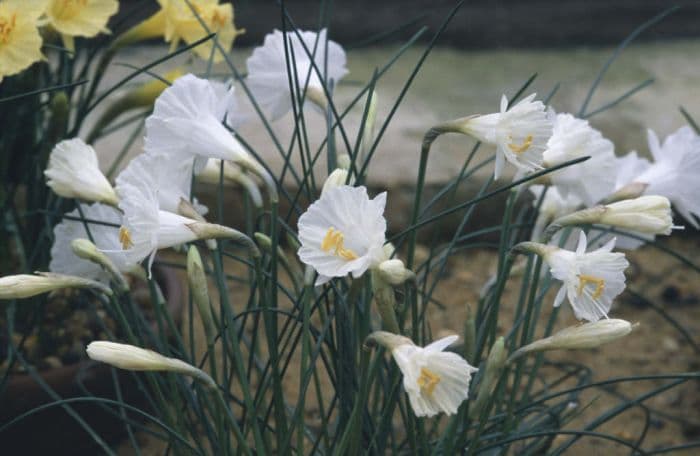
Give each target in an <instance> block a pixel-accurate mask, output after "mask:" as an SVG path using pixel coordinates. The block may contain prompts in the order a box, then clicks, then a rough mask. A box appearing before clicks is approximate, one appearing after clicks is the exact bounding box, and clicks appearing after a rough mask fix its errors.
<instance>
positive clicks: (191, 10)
mask: <svg viewBox="0 0 700 456" xmlns="http://www.w3.org/2000/svg"><path fill="white" fill-rule="evenodd" d="M158 3H159V4H160V7H161V9H160V10H159V11H158V12H157V13H155V14H154V15H153V16H151V17H149V18H148V19H146V20H145V21H143V22H141V23H140V24H138V25H136V26H135V27H134V28H132V29H131V30H128V31H127V32H125V33H124V34H123V35H121V36H120V37H119V38H118V39H117V41H116V42H115V46H117V47H119V46H124V45H127V44H131V43H133V42H136V41H141V40H145V39H149V38H155V37H158V36H163V38H164V39H165V41H166V42H168V43H170V48H171V50H175V48H177V45H178V44H179V43H180V41H184V42H185V43H187V44H192V43H194V42H195V41H197V40H200V39H202V38H204V37H205V36H207V35H208V34H209V33H216V39H217V41H218V42H219V45H221V47H222V48H223V50H224V52H229V51H230V50H231V46H233V41H234V40H235V38H236V36H237V35H240V34H242V33H244V30H239V29H236V27H235V26H234V24H233V19H234V14H233V6H232V5H231V4H230V3H226V4H219V1H218V0H190V1H189V2H188V1H185V0H158ZM213 47H214V42H213V41H212V40H209V41H207V42H205V43H202V44H200V45H199V46H197V47H195V48H194V53H195V54H197V55H198V56H199V57H201V58H202V59H207V60H208V59H209V58H210V57H211V55H212V50H213ZM213 59H214V62H220V61H221V60H223V54H222V53H221V52H216V53H215V54H214V56H213Z"/></svg>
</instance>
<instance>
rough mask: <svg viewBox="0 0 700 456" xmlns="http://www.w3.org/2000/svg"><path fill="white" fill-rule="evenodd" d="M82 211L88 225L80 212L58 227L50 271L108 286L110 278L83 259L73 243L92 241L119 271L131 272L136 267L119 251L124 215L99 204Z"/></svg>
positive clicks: (70, 214)
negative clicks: (104, 283)
mask: <svg viewBox="0 0 700 456" xmlns="http://www.w3.org/2000/svg"><path fill="white" fill-rule="evenodd" d="M80 208H81V210H82V212H83V215H84V217H85V222H83V221H81V220H80V218H81V217H80V212H79V211H78V209H75V210H73V211H71V212H69V213H67V214H66V216H68V217H67V218H64V219H63V220H62V221H61V223H59V224H58V225H56V226H55V227H54V229H53V235H54V241H53V245H52V246H51V263H49V270H50V271H51V272H59V273H62V274H70V275H75V276H80V277H87V278H90V279H95V280H99V281H102V282H107V281H108V280H109V275H108V274H107V273H106V272H105V271H104V270H103V269H102V268H101V267H100V266H99V265H98V264H95V263H94V262H92V261H88V260H85V259H82V258H79V257H78V256H77V255H76V254H75V253H74V251H73V248H72V247H71V242H72V241H73V240H75V239H90V237H92V241H93V243H94V244H95V245H96V246H97V247H98V248H99V249H101V250H102V251H103V252H105V253H106V254H107V256H108V257H109V259H110V260H111V261H112V263H114V265H115V266H116V268H117V269H118V270H119V271H121V272H127V271H129V270H130V269H132V268H133V267H134V266H136V264H135V263H134V262H129V261H128V260H127V258H126V256H125V255H124V253H122V252H120V251H119V250H120V249H121V245H120V243H119V237H118V233H119V226H120V225H121V224H122V215H121V213H120V212H119V211H118V210H117V209H115V208H113V207H110V206H106V205H104V204H98V203H96V204H92V205H87V204H83V205H81V206H80ZM99 222H102V223H99ZM86 226H87V227H88V229H89V230H90V234H89V235H88V232H87V231H86V229H85V227H86Z"/></svg>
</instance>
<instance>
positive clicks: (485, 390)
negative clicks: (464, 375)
mask: <svg viewBox="0 0 700 456" xmlns="http://www.w3.org/2000/svg"><path fill="white" fill-rule="evenodd" d="M505 363H506V349H505V340H504V339H503V337H499V338H498V339H496V342H494V343H493V346H492V347H491V351H490V352H489V357H488V358H487V360H486V368H485V371H484V376H483V377H482V378H481V383H480V384H479V392H478V396H477V397H476V400H475V401H474V404H473V405H472V407H471V408H470V410H469V416H470V417H472V418H475V417H477V416H479V414H480V413H481V411H482V410H483V407H484V406H485V405H486V400H487V399H488V398H489V396H491V393H492V392H493V390H494V389H495V388H496V385H497V384H498V380H499V378H500V376H501V370H502V369H503V366H504V365H505Z"/></svg>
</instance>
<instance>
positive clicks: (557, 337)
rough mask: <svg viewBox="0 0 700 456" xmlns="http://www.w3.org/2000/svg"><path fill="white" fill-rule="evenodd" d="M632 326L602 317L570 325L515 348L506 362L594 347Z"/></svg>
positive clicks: (624, 332)
mask: <svg viewBox="0 0 700 456" xmlns="http://www.w3.org/2000/svg"><path fill="white" fill-rule="evenodd" d="M633 328H634V326H633V325H632V324H630V322H628V321H625V320H619V319H612V318H611V319H604V320H598V321H596V322H593V323H585V324H583V325H576V326H570V327H568V328H565V329H562V330H561V331H559V332H558V333H556V334H554V335H552V336H549V337H545V338H544V339H540V340H538V341H535V342H533V343H531V344H528V345H526V346H524V347H521V348H519V349H518V350H516V351H515V352H514V353H513V354H512V355H511V356H510V358H508V362H509V363H510V362H512V361H514V360H515V359H517V358H520V357H521V356H523V355H526V354H528V353H532V352H540V351H546V350H580V349H585V348H595V347H599V346H601V345H603V344H607V343H609V342H612V341H614V340H617V339H620V338H622V337H625V336H626V335H627V334H629V333H630V332H631V331H632V329H633Z"/></svg>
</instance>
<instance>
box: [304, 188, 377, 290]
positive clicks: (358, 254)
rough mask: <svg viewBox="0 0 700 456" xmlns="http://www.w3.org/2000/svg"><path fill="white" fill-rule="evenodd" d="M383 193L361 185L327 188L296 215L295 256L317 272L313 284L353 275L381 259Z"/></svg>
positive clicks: (372, 265) (359, 273)
mask: <svg viewBox="0 0 700 456" xmlns="http://www.w3.org/2000/svg"><path fill="white" fill-rule="evenodd" d="M385 205H386V193H381V194H379V195H377V196H376V197H375V198H374V199H369V196H368V195H367V189H366V188H365V187H350V186H348V185H342V186H339V187H333V188H329V189H328V190H327V191H325V192H323V194H322V195H321V198H320V199H318V200H317V201H316V202H314V203H313V204H312V205H311V206H309V208H308V209H307V211H306V212H305V213H304V214H302V216H301V217H300V218H299V223H298V226H299V241H300V242H301V247H300V248H299V252H298V255H299V258H300V259H301V261H302V262H303V263H305V264H307V265H309V266H311V267H313V268H314V269H315V270H316V272H318V273H319V278H318V279H317V280H316V285H321V284H323V283H325V282H327V281H328V280H330V279H331V278H332V277H343V276H345V275H347V274H350V273H352V275H353V277H355V278H357V277H360V276H361V275H362V274H364V272H365V271H367V269H369V268H371V267H375V266H377V265H378V264H379V263H380V262H381V261H383V260H385V259H386V258H385V255H384V249H383V245H384V241H385V232H386V219H385V218H384V206H385Z"/></svg>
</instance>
